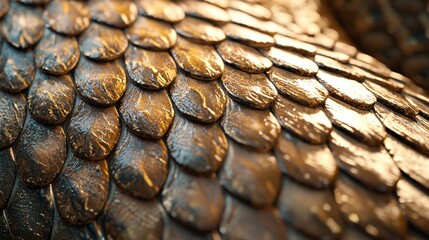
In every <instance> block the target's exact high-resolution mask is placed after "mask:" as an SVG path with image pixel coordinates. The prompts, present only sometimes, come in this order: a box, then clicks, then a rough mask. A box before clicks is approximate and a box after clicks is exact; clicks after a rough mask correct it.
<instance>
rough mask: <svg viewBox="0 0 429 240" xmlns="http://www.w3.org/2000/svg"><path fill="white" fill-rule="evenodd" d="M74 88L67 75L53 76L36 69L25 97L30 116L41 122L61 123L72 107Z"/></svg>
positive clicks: (74, 95)
mask: <svg viewBox="0 0 429 240" xmlns="http://www.w3.org/2000/svg"><path fill="white" fill-rule="evenodd" d="M74 88H75V85H74V83H73V81H72V78H71V77H70V76H69V75H62V76H53V75H49V74H45V73H42V72H40V71H37V73H36V76H35V79H34V83H33V84H32V85H31V88H30V91H29V92H28V97H27V102H28V109H29V110H30V113H31V116H32V117H33V118H34V119H36V120H37V121H40V122H42V123H46V124H52V125H59V124H61V123H62V122H64V121H65V120H66V118H67V117H68V116H69V114H70V112H71V111H72V109H73V106H74V102H75V97H76V94H75V90H74Z"/></svg>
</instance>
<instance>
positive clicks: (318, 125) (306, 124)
mask: <svg viewBox="0 0 429 240" xmlns="http://www.w3.org/2000/svg"><path fill="white" fill-rule="evenodd" d="M272 111H273V113H274V115H275V116H276V118H277V120H278V121H279V123H280V125H281V126H282V127H284V128H286V129H288V130H289V131H291V132H292V133H294V134H296V135H298V136H299V137H300V138H302V139H303V140H305V141H307V142H309V143H313V144H321V143H324V142H326V140H327V139H328V136H329V133H330V132H331V130H332V124H331V122H330V121H329V119H328V117H327V116H326V114H325V112H324V111H323V109H322V108H321V107H318V108H311V107H307V106H303V105H300V104H297V103H295V102H292V101H291V100H289V99H287V98H285V97H283V96H281V95H278V96H277V100H276V102H275V103H274V106H273V107H272Z"/></svg>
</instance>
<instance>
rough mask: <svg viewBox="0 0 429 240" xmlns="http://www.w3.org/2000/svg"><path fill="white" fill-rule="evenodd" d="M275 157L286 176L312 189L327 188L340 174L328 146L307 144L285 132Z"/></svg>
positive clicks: (276, 149) (278, 144)
mask: <svg viewBox="0 0 429 240" xmlns="http://www.w3.org/2000/svg"><path fill="white" fill-rule="evenodd" d="M274 155H275V156H276V159H277V162H278V164H279V166H280V169H281V170H282V172H283V173H284V174H287V175H289V176H290V177H291V178H293V179H295V180H296V181H298V182H300V183H303V184H306V185H308V186H310V187H314V188H326V187H328V186H329V185H331V184H332V183H333V182H334V180H335V178H336V176H337V173H338V168H337V163H336V162H335V159H334V157H333V156H332V153H331V151H330V150H329V148H328V147H327V145H325V144H321V145H313V144H309V143H306V142H304V141H303V140H301V139H299V138H297V137H296V136H294V135H292V134H291V133H289V132H287V131H285V130H283V131H282V133H281V134H280V137H279V140H278V142H277V145H276V147H275V148H274Z"/></svg>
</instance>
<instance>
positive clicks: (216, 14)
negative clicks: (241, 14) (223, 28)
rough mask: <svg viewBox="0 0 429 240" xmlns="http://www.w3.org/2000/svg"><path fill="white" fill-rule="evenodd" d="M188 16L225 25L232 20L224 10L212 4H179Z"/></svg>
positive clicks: (190, 1)
mask: <svg viewBox="0 0 429 240" xmlns="http://www.w3.org/2000/svg"><path fill="white" fill-rule="evenodd" d="M178 4H179V6H180V7H181V8H182V9H183V11H184V12H185V13H186V15H189V16H193V17H198V18H203V19H207V20H209V21H212V22H214V23H218V24H224V23H227V22H229V21H230V20H231V19H230V17H229V15H228V13H227V12H226V11H225V10H223V9H222V8H220V7H218V6H215V5H213V4H210V3H206V2H203V1H195V0H185V1H181V2H179V3H178Z"/></svg>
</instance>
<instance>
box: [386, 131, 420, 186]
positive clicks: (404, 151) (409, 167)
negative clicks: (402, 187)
mask: <svg viewBox="0 0 429 240" xmlns="http://www.w3.org/2000/svg"><path fill="white" fill-rule="evenodd" d="M384 145H385V147H386V149H387V150H388V151H389V153H390V154H391V155H392V158H393V160H394V161H395V163H396V165H397V166H398V167H399V168H400V169H401V171H402V172H404V173H405V174H406V175H407V176H408V177H410V178H411V179H413V180H414V181H416V182H418V183H419V184H421V186H423V187H425V188H426V189H428V190H429V172H428V170H429V161H428V160H429V157H427V156H426V155H424V154H421V153H419V152H418V151H416V150H415V149H413V148H412V147H409V146H407V145H406V144H404V143H402V142H401V141H399V140H398V139H396V138H395V137H393V136H392V135H390V134H388V135H387V137H386V139H385V140H384Z"/></svg>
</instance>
